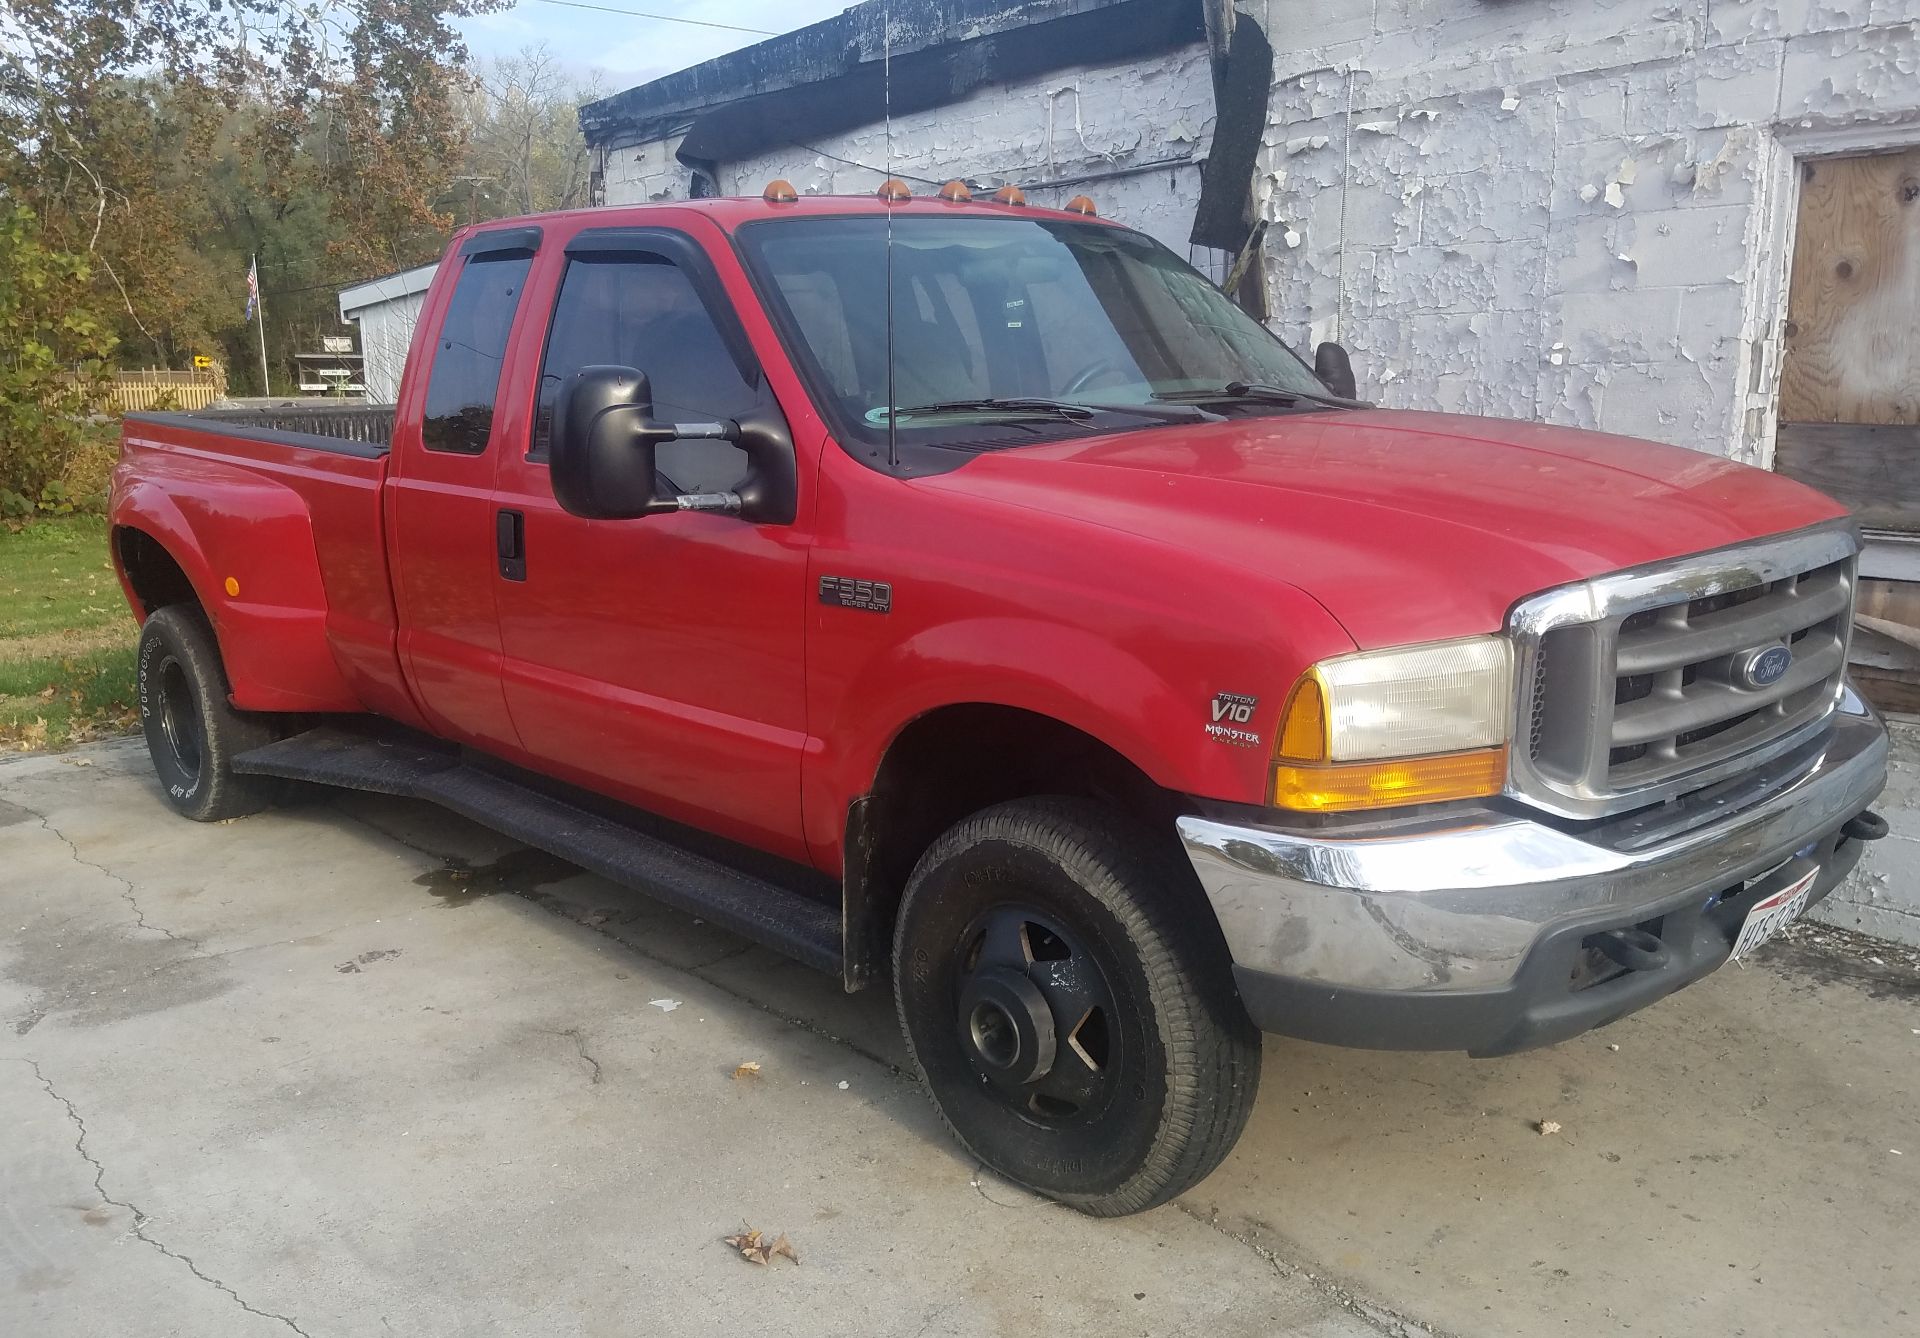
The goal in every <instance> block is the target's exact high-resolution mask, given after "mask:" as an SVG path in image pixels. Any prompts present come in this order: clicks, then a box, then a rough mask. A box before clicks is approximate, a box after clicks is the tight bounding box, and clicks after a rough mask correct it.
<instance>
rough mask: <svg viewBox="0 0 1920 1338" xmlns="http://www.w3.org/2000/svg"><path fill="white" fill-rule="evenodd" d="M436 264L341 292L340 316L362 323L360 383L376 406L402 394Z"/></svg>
mask: <svg viewBox="0 0 1920 1338" xmlns="http://www.w3.org/2000/svg"><path fill="white" fill-rule="evenodd" d="M437 268H438V266H437V265H420V266H416V267H415V268H413V269H407V270H401V271H400V272H399V273H398V274H386V275H382V276H381V277H380V278H377V279H368V280H366V281H365V282H364V283H357V284H355V285H354V286H353V287H351V288H343V289H341V290H340V319H341V320H342V321H358V322H359V324H360V352H361V355H362V356H363V358H364V359H365V362H364V364H363V374H362V376H361V381H362V383H363V384H364V385H365V386H366V396H367V399H368V400H369V401H371V402H372V403H374V404H392V403H393V402H394V400H396V399H398V398H399V396H400V373H401V371H402V370H403V369H404V368H405V367H406V365H407V346H408V345H409V344H411V343H412V342H413V331H414V327H415V326H416V325H418V324H419V323H420V309H421V307H422V306H424V305H425V304H426V300H427V286H428V285H429V284H431V283H432V282H433V272H434V270H435V269H437Z"/></svg>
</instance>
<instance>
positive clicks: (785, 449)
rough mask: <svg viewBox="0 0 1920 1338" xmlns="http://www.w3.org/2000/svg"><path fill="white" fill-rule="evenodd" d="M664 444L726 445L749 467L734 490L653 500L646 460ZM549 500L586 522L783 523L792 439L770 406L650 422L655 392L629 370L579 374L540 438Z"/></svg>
mask: <svg viewBox="0 0 1920 1338" xmlns="http://www.w3.org/2000/svg"><path fill="white" fill-rule="evenodd" d="M669 441H726V442H731V443H733V444H734V445H736V446H738V447H739V448H740V449H741V450H743V451H745V452H746V453H747V458H748V460H749V461H750V462H751V465H752V469H751V472H750V473H749V474H748V476H747V478H746V479H745V481H744V482H742V483H741V485H740V488H739V491H737V492H713V493H689V494H687V495H685V496H681V497H667V498H661V497H656V496H655V495H654V489H655V487H656V486H657V484H658V474H657V472H656V469H655V462H654V453H655V452H656V451H657V450H658V449H659V448H660V447H661V446H662V445H664V444H665V443H667V442H669ZM547 472H548V476H549V478H550V479H551V480H552V483H553V496H554V500H555V501H557V502H559V503H560V505H561V506H562V507H564V508H565V509H566V510H567V511H569V512H571V513H572V514H574V515H576V516H585V517H586V518H587V519H589V520H626V519H630V518H632V517H634V516H651V515H659V514H661V513H663V512H670V511H715V512H719V513H721V514H723V515H729V516H739V517H741V518H742V519H744V520H749V521H754V522H770V523H773V524H780V525H784V524H790V523H792V521H793V517H794V511H795V504H796V500H797V496H798V487H797V480H796V477H795V461H794V456H793V440H792V438H791V437H790V436H789V435H788V433H787V426H786V422H785V420H784V419H783V418H781V416H780V413H779V411H778V410H777V409H772V408H762V409H757V410H755V411H754V412H752V413H749V414H746V415H743V416H742V418H741V419H740V421H739V422H718V423H668V422H662V421H661V420H659V419H657V418H655V417H654V416H653V387H652V386H651V385H650V384H649V383H648V381H647V378H646V376H645V374H644V373H642V372H640V371H638V370H636V369H635V368H632V367H582V368H581V369H580V370H579V371H577V372H575V373H574V374H573V375H572V376H570V377H568V378H567V380H566V382H565V384H563V385H562V386H561V387H560V393H559V395H558V396H557V397H556V400H555V403H554V410H553V426H552V428H551V431H550V433H549V437H548V441H547Z"/></svg>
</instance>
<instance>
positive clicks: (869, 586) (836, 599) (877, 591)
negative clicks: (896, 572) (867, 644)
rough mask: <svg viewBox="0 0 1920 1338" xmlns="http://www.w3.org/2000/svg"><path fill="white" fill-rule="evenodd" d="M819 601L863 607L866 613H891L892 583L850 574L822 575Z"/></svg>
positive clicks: (837, 606)
mask: <svg viewBox="0 0 1920 1338" xmlns="http://www.w3.org/2000/svg"><path fill="white" fill-rule="evenodd" d="M820 602H821V603H822V604H830V605H832V606H833V607H835V608H841V609H864V610H866V611H867V612H868V613H892V612H893V583H892V582H891V581H861V580H855V579H854V578H853V577H851V576H822V577H821V578H820Z"/></svg>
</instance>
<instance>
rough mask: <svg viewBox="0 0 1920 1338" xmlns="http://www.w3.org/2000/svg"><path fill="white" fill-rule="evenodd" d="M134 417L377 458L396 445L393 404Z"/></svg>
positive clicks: (297, 406) (130, 416)
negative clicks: (394, 440)
mask: <svg viewBox="0 0 1920 1338" xmlns="http://www.w3.org/2000/svg"><path fill="white" fill-rule="evenodd" d="M127 418H128V419H129V420H130V421H138V422H143V423H153V424H156V425H158V426H163V427H177V428H186V429H189V430H192V431H199V432H217V433H219V434H220V435H221V436H225V437H235V438H239V439H242V440H246V441H264V442H274V443H278V444H280V445H283V446H300V447H305V448H307V449H309V450H321V451H339V452H342V453H343V454H347V455H358V456H365V457H377V456H382V455H385V454H386V453H387V451H388V450H389V449H390V448H391V446H392V443H393V406H392V405H391V404H314V405H306V404H288V405H280V406H276V407H273V408H258V409H251V408H242V409H202V410H199V411H197V412H193V413H133V414H128V415H127Z"/></svg>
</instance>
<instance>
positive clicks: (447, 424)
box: [420, 228, 540, 455]
mask: <svg viewBox="0 0 1920 1338" xmlns="http://www.w3.org/2000/svg"><path fill="white" fill-rule="evenodd" d="M539 244H540V230H539V229H538V228H515V229H509V230H503V231H498V232H488V233H479V234H477V235H475V236H474V237H471V238H469V239H468V240H467V242H466V244H465V245H464V246H463V247H462V248H461V254H460V256H459V257H458V259H459V262H460V276H459V278H458V279H456V280H455V282H454V286H453V297H452V298H451V300H449V301H448V303H447V311H446V315H445V316H444V317H443V318H442V320H441V324H440V342H439V345H438V347H436V348H435V349H434V354H433V370H432V372H431V373H430V374H429V376H428V378H427V405H426V411H425V413H424V415H423V417H422V421H421V424H420V439H421V442H422V444H423V445H425V447H426V448H427V449H428V450H430V451H440V452H444V453H447V454H452V455H479V454H481V453H482V452H483V451H485V450H486V448H487V438H488V437H489V436H490V435H491V434H492V431H493V408H494V404H495V402H496V401H497V400H498V398H499V394H500V373H501V370H502V368H503V367H504V366H505V363H506V353H507V337H508V335H510V334H511V333H512V331H513V318H514V315H515V313H516V312H517V311H518V310H519V308H520V296H521V294H522V292H524V291H525V289H526V286H527V272H528V270H529V269H531V267H532V265H533V253H534V250H535V249H536V248H537V247H538V246H539Z"/></svg>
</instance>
